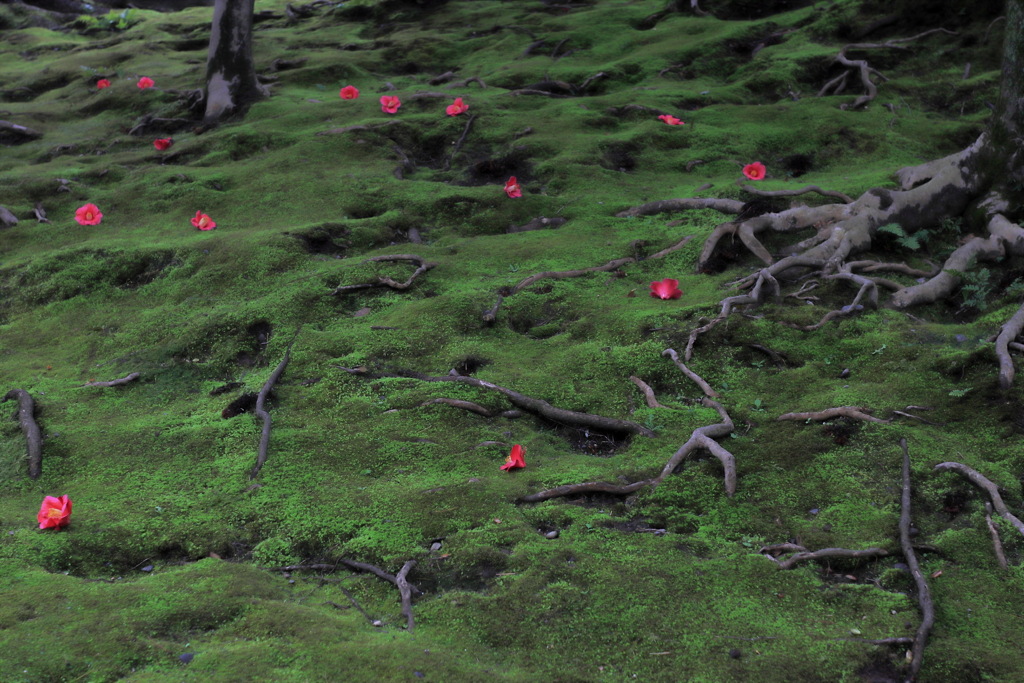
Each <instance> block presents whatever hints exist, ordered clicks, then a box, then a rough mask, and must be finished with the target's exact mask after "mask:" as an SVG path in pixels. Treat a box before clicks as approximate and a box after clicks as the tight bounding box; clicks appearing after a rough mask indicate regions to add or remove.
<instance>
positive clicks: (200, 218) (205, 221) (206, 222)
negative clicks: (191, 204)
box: [192, 211, 217, 230]
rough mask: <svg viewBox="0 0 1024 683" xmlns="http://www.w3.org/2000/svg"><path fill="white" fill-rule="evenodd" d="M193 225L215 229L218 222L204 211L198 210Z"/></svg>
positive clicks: (199, 227) (202, 228)
mask: <svg viewBox="0 0 1024 683" xmlns="http://www.w3.org/2000/svg"><path fill="white" fill-rule="evenodd" d="M192 225H194V226H195V227H196V228H198V229H200V230H213V229H214V228H216V227H217V224H216V223H214V222H213V219H212V218H210V217H209V216H207V215H206V214H205V213H203V212H202V211H196V217H195V218H193V219H192Z"/></svg>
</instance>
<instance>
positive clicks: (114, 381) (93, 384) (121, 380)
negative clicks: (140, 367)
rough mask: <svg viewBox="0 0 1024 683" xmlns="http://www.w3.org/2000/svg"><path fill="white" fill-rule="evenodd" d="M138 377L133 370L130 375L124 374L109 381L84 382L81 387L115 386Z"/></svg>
mask: <svg viewBox="0 0 1024 683" xmlns="http://www.w3.org/2000/svg"><path fill="white" fill-rule="evenodd" d="M138 378H139V373H137V372H133V373H131V374H130V375H125V376H124V377H120V378H118V379H112V380H110V381H109V382H86V383H85V384H83V385H82V386H83V387H116V386H120V385H122V384H128V383H129V382H133V381H135V380H137V379H138Z"/></svg>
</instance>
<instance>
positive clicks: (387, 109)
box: [380, 95, 402, 114]
mask: <svg viewBox="0 0 1024 683" xmlns="http://www.w3.org/2000/svg"><path fill="white" fill-rule="evenodd" d="M401 106H402V100H400V99H398V98H397V97H395V96H394V95H384V96H383V97H381V98H380V110H381V111H382V112H384V113H385V114H394V113H396V112H397V111H398V108H399V107H401Z"/></svg>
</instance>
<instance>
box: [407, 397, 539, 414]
mask: <svg viewBox="0 0 1024 683" xmlns="http://www.w3.org/2000/svg"><path fill="white" fill-rule="evenodd" d="M435 403H441V404H444V405H447V406H452V407H453V408H462V409H463V410H468V411H469V412H471V413H476V414H477V415H483V416H484V417H505V418H509V419H513V418H517V417H522V416H523V413H522V411H520V410H489V409H487V408H484V407H483V406H482V405H480V404H479V403H473V402H472V401H463V400H462V399H458V398H433V399H430V400H429V401H425V402H423V403H421V404H420V407H421V408H422V407H423V406H429V405H434V404H435Z"/></svg>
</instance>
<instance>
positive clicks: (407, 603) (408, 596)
mask: <svg viewBox="0 0 1024 683" xmlns="http://www.w3.org/2000/svg"><path fill="white" fill-rule="evenodd" d="M415 566H416V560H409V561H407V562H406V563H405V564H403V565H402V568H401V569H399V570H398V574H396V575H395V585H396V586H398V594H399V595H401V596H402V616H404V617H405V627H406V628H407V629H408V630H409V633H412V629H413V621H412V589H411V587H410V586H409V581H408V580H407V579H406V577H407V576H408V575H409V570H410V569H412V568H413V567H415Z"/></svg>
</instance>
